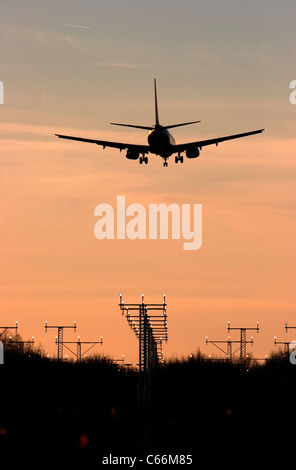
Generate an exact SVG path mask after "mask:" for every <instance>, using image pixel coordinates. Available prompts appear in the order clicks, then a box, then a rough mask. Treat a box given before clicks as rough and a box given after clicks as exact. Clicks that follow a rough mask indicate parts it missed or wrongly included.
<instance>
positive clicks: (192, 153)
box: [186, 145, 200, 158]
mask: <svg viewBox="0 0 296 470" xmlns="http://www.w3.org/2000/svg"><path fill="white" fill-rule="evenodd" d="M199 153H200V152H199V148H198V147H196V146H195V145H191V146H190V147H188V149H187V150H186V157H187V158H197V157H198V156H199Z"/></svg>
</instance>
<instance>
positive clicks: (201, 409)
mask: <svg viewBox="0 0 296 470" xmlns="http://www.w3.org/2000/svg"><path fill="white" fill-rule="evenodd" d="M10 346H12V345H10ZM10 346H9V343H7V344H6V346H5V363H4V365H1V367H0V377H1V387H0V399H1V404H2V406H1V409H0V455H1V458H2V459H3V458H4V456H11V455H13V458H14V459H16V458H18V457H20V458H21V461H22V462H26V461H27V459H28V458H33V459H34V458H37V456H38V458H39V459H41V458H43V459H45V460H44V461H47V460H51V459H53V460H54V461H55V460H56V459H57V458H58V457H63V458H64V461H65V462H66V463H67V464H69V462H70V461H71V462H75V463H77V462H81V464H82V463H83V464H86V462H88V463H93V464H96V465H98V466H99V465H100V462H101V460H102V458H103V456H105V455H108V454H110V453H111V454H116V455H129V454H130V455H139V456H141V455H146V454H147V453H153V454H155V453H161V454H164V453H170V454H172V452H173V453H174V454H177V453H178V454H193V455H195V456H199V457H200V458H201V456H206V457H207V458H208V459H210V460H212V459H213V458H214V456H221V455H225V450H226V449H229V448H230V447H229V446H231V449H232V455H233V452H234V451H235V450H236V451H239V452H240V451H243V450H245V448H246V445H247V443H252V445H251V446H250V445H249V444H248V446H249V447H250V448H249V450H248V454H247V456H251V455H253V450H252V449H253V448H255V447H256V445H257V444H258V445H259V443H260V449H261V450H264V449H266V450H268V452H269V454H270V452H271V451H272V452H273V453H274V452H275V451H276V449H280V448H281V446H285V448H287V446H289V445H290V443H291V445H292V444H293V436H294V422H295V421H294V418H295V417H296V406H295V398H294V390H295V385H296V383H295V382H296V380H295V378H296V366H293V365H292V364H291V363H290V362H289V359H288V358H287V357H285V355H284V354H283V353H277V354H273V356H272V357H271V358H270V359H269V360H268V361H266V362H263V363H258V362H256V361H253V360H250V361H249V363H248V364H247V367H241V365H240V364H239V362H238V361H234V362H232V363H231V362H229V361H225V360H211V361H210V360H208V358H207V357H205V356H204V355H203V354H201V353H200V352H199V351H198V352H197V353H195V354H193V355H192V356H191V357H189V358H179V359H178V358H175V359H171V360H169V361H167V362H166V363H165V364H164V365H163V366H161V367H159V368H157V369H156V370H155V371H154V372H153V374H152V375H151V377H150V383H151V387H150V388H151V400H150V402H149V403H146V404H144V405H142V406H140V407H139V406H138V374H137V373H135V372H132V371H131V370H129V369H127V368H126V367H124V366H123V365H121V364H120V365H119V364H117V363H115V362H112V360H109V359H108V360H104V358H103V357H102V356H93V357H92V358H89V360H83V361H81V362H76V361H63V362H58V361H56V360H55V361H54V360H49V359H48V358H47V355H46V354H45V352H44V351H43V350H42V349H41V348H40V347H39V348H38V347H33V346H30V347H28V348H17V347H10ZM293 445H294V444H293ZM15 448H17V449H18V453H17V455H16V454H15V453H14V449H15ZM257 451H258V449H257ZM199 457H198V458H199ZM267 457H268V456H266V458H267ZM196 458H197V457H196ZM40 468H43V467H42V465H41V466H40Z"/></svg>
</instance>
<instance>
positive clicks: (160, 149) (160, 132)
mask: <svg viewBox="0 0 296 470" xmlns="http://www.w3.org/2000/svg"><path fill="white" fill-rule="evenodd" d="M154 107H155V124H154V126H138V125H133V124H119V123H116V122H111V124H112V125H114V126H124V127H135V128H136V129H146V130H149V133H148V136H147V140H148V145H138V144H125V143H123V142H109V141H107V140H95V139H85V138H83V137H73V136H70V135H61V134H55V135H56V136H57V137H60V138H61V139H70V140H78V141H79V142H89V143H92V144H97V145H101V146H102V147H103V148H105V147H112V148H117V149H119V150H120V151H121V150H124V149H126V150H127V152H126V158H128V159H129V160H139V162H140V163H141V164H142V163H145V164H147V163H148V157H147V156H146V155H147V154H149V153H152V154H155V155H159V156H160V157H161V158H162V159H163V160H164V162H163V166H168V163H167V160H168V158H169V157H170V156H171V155H173V154H175V153H176V154H177V156H175V162H176V163H178V162H180V163H183V156H182V155H181V153H183V152H185V154H186V157H187V158H196V157H198V156H199V154H200V151H201V149H202V147H205V146H206V145H212V144H216V146H218V144H219V143H220V142H224V141H225V140H232V139H238V138H239V137H247V136H248V135H253V134H259V133H261V132H263V131H264V129H259V130H256V131H251V132H244V133H243V134H234V135H227V136H225V137H216V138H215V139H207V140H197V141H195V142H188V143H185V144H178V145H176V142H175V139H174V138H173V136H172V135H171V134H170V132H169V131H168V129H172V128H173V127H181V126H188V125H189V124H195V123H197V122H200V121H191V122H183V123H181V124H171V125H169V126H161V125H160V124H159V117H158V104H157V90H156V80H155V79H154ZM140 155H141V156H140Z"/></svg>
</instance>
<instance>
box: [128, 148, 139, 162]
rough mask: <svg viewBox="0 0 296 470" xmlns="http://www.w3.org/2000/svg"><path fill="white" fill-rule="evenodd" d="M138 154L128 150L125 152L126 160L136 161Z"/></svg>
mask: <svg viewBox="0 0 296 470" xmlns="http://www.w3.org/2000/svg"><path fill="white" fill-rule="evenodd" d="M139 155H140V153H139V152H137V150H133V149H128V151H127V152H126V158H128V159H129V160H138V158H139Z"/></svg>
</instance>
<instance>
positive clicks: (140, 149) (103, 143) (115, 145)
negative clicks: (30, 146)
mask: <svg viewBox="0 0 296 470" xmlns="http://www.w3.org/2000/svg"><path fill="white" fill-rule="evenodd" d="M55 135H56V136H57V137H59V138H60V139H69V140H78V141H79V142H88V143H90V144H97V145H101V146H102V147H103V148H105V147H112V148H116V149H119V150H120V151H121V150H124V149H131V150H135V151H136V152H139V153H142V154H144V153H149V146H148V145H137V144H124V143H123V142H109V141H108V140H95V139H85V138H83V137H73V136H71V135H61V134H55Z"/></svg>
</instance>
